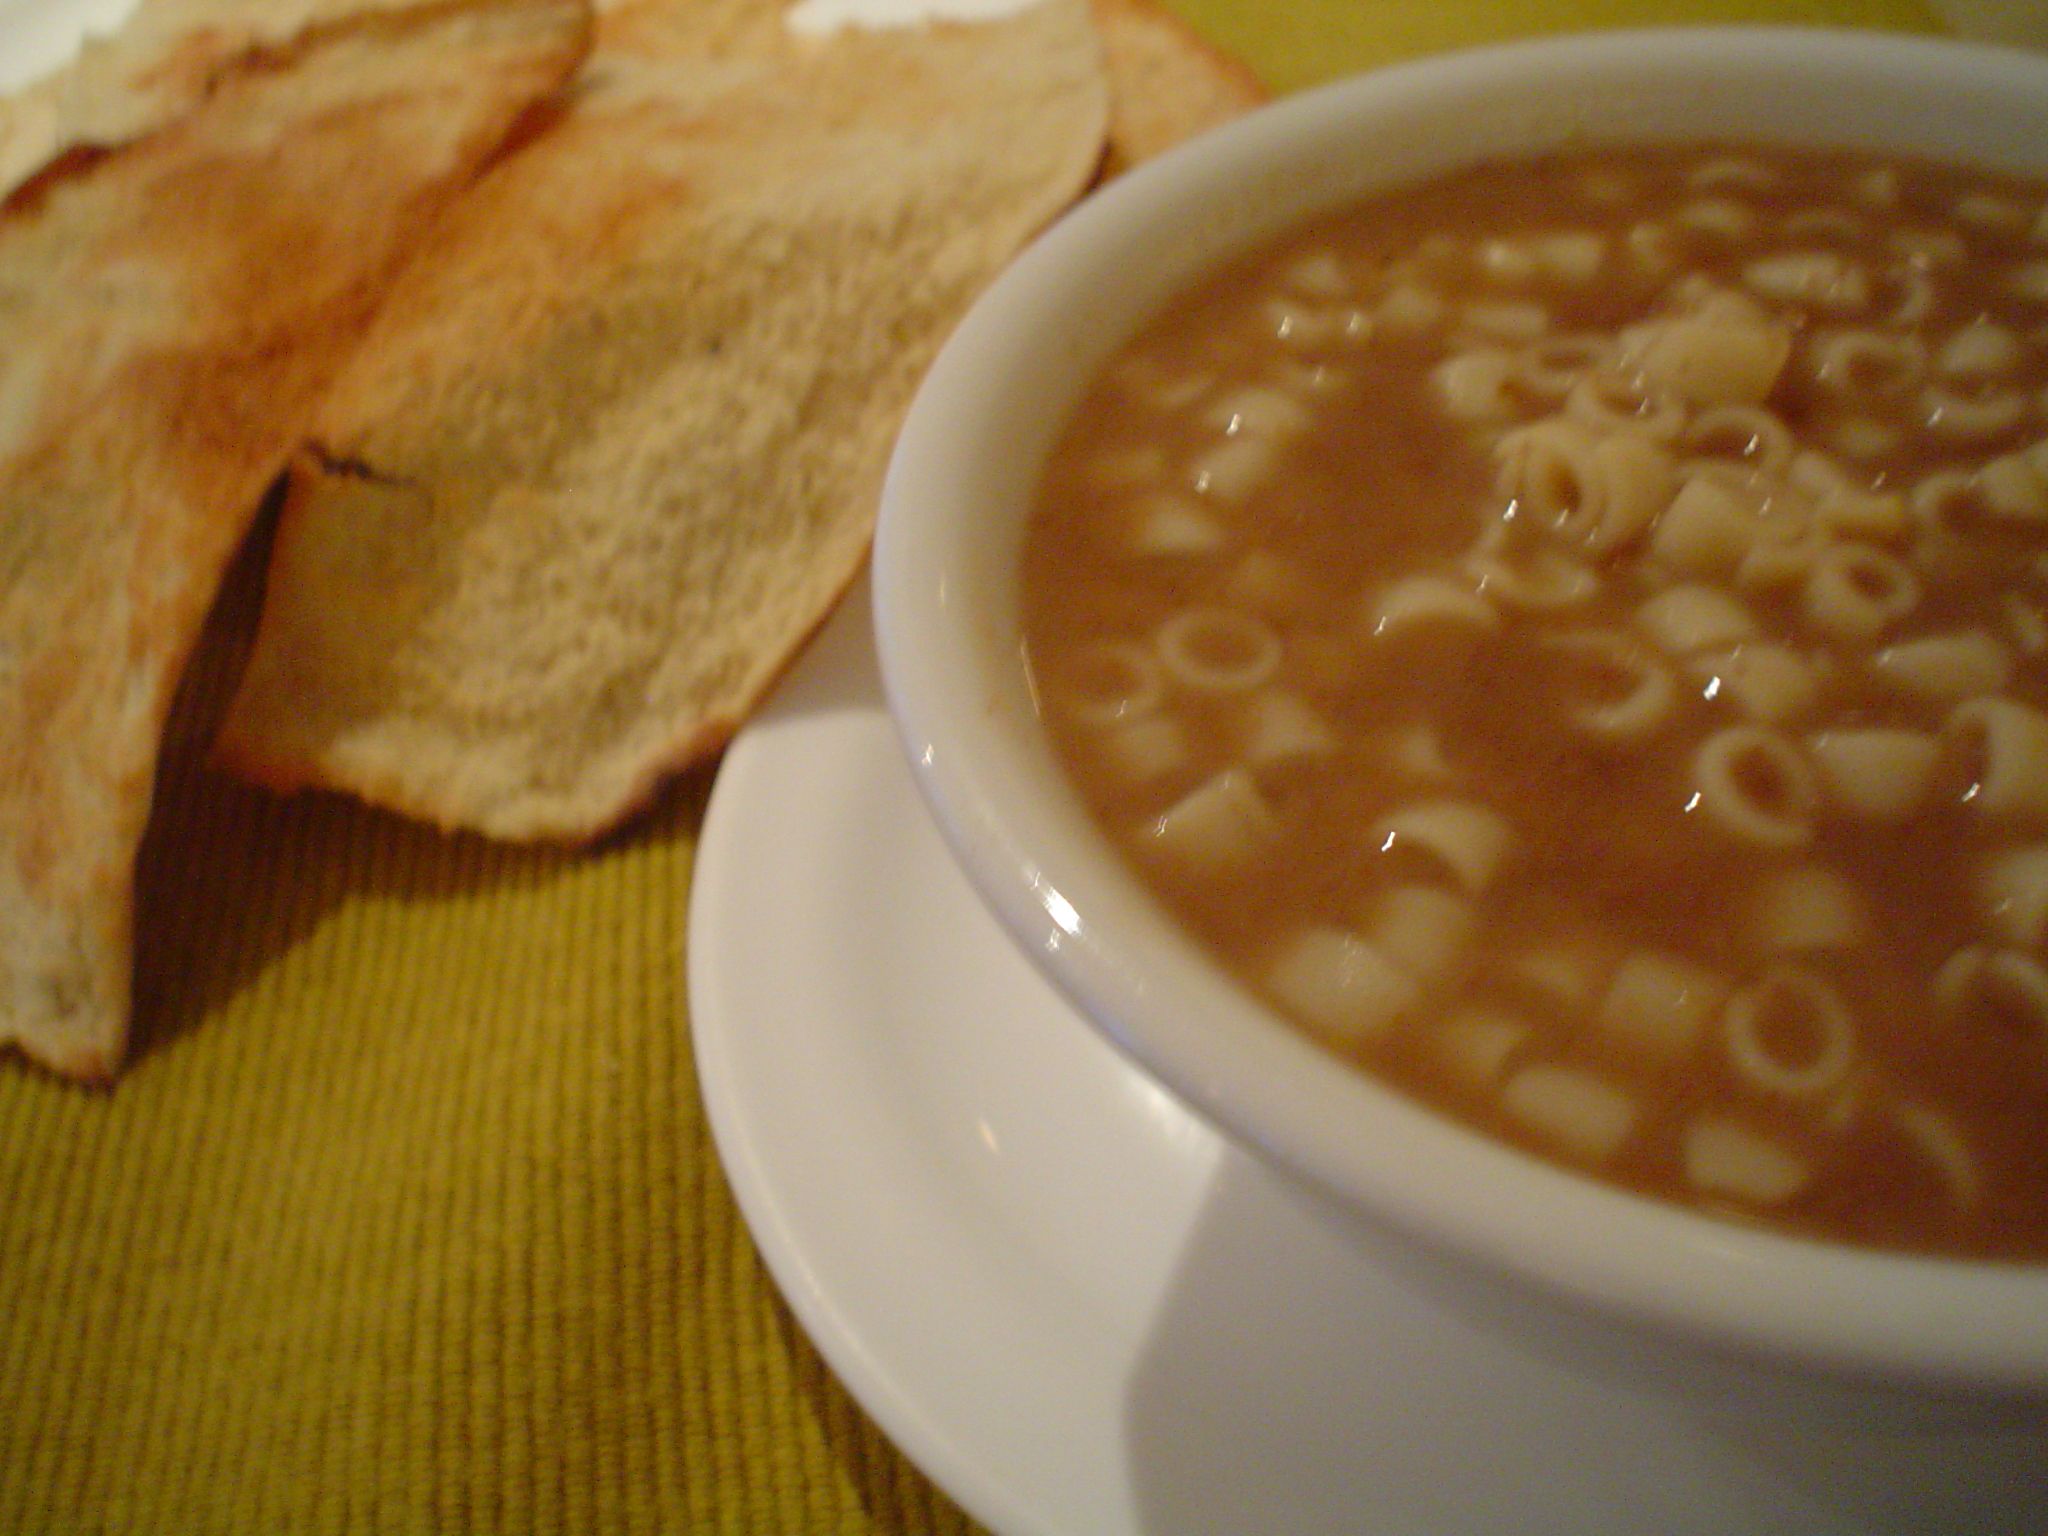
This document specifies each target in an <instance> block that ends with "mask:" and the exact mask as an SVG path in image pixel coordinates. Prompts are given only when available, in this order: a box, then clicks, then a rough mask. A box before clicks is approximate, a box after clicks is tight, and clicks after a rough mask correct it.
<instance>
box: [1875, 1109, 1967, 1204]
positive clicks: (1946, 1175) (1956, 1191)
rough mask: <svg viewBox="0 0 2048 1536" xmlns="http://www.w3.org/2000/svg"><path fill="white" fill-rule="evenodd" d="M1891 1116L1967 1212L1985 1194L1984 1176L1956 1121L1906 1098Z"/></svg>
mask: <svg viewBox="0 0 2048 1536" xmlns="http://www.w3.org/2000/svg"><path fill="white" fill-rule="evenodd" d="M1892 1117H1893V1118H1894V1119H1896V1120H1897V1121H1898V1123H1899V1129H1900V1130H1901V1131H1904V1132H1905V1134H1906V1139H1907V1140H1908V1141H1910V1142H1911V1143H1912V1144H1913V1146H1914V1148H1915V1149H1916V1150H1917V1151H1918V1152H1919V1153H1920V1155H1921V1156H1923V1157H1925V1158H1926V1159H1927V1160H1928V1161H1929V1162H1930V1163H1932V1164H1933V1165H1934V1168H1935V1171H1936V1172H1937V1173H1939V1174H1940V1175H1941V1177H1942V1182H1944V1183H1945V1184H1947V1185H1948V1190H1949V1195H1950V1197H1951V1198H1953V1199H1954V1201H1955V1203H1956V1204H1957V1205H1959V1206H1961V1207H1962V1208H1963V1209H1965V1210H1967V1209H1969V1208H1970V1207H1971V1206H1974V1205H1975V1204H1976V1203H1977V1201H1978V1199H1979V1198H1980V1197H1981V1196H1982V1195H1983V1193H1984V1176H1983V1174H1982V1173H1981V1172H1979V1171H1978V1168H1977V1159H1976V1157H1975V1156H1974V1155H1972V1153H1971V1151H1970V1144H1969V1143H1968V1142H1967V1141H1966V1140H1964V1139H1963V1133H1962V1132H1961V1131H1960V1130H1959V1129H1958V1128H1957V1126H1956V1123H1955V1121H1954V1120H1953V1119H1951V1118H1950V1117H1949V1116H1947V1115H1944V1114H1942V1113H1941V1112H1940V1111H1939V1110H1934V1109H1929V1108H1928V1107H1927V1106H1926V1105H1925V1104H1916V1103H1913V1102H1912V1101H1910V1100H1903V1099H1902V1100H1900V1101H1899V1102H1897V1103H1895V1104H1893V1105H1892Z"/></svg>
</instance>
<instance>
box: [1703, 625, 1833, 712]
mask: <svg viewBox="0 0 2048 1536" xmlns="http://www.w3.org/2000/svg"><path fill="white" fill-rule="evenodd" d="M1689 665H1690V667H1691V669H1692V671H1693V672H1694V673H1695V674H1696V675H1697V676H1699V677H1700V678H1702V679H1703V681H1704V686H1703V687H1702V688H1701V690H1700V691H1701V693H1702V694H1703V695H1704V696H1705V697H1707V698H1709V699H1727V700H1728V701H1730V702H1731V703H1733V704H1734V705H1735V707H1736V708H1737V709H1739V710H1741V711H1742V712H1743V714H1745V715H1747V716H1748V717H1749V718H1750V719H1752V720H1756V721H1759V722H1761V723H1763V724H1765V725H1782V724H1785V723H1786V722H1788V721H1791V720H1796V719H1797V718H1798V717H1799V716H1801V715H1803V714H1805V713H1806V712H1807V711H1808V710H1809V709H1811V708H1812V707H1813V704H1814V701H1815V700H1816V699H1817V698H1819V696H1820V685H1821V674H1820V670H1819V668H1818V667H1817V666H1816V665H1815V664H1814V663H1813V662H1811V661H1809V660H1807V659H1806V658H1805V657H1804V656H1801V655H1800V654H1799V653H1798V652H1797V651H1795V650H1792V649H1791V648H1790V647H1788V646H1783V645H1777V644H1774V643H1772V642H1770V641H1763V640H1759V641H1751V642H1750V643H1748V644H1745V645H1738V646H1735V647H1734V648H1733V649H1730V650H1722V651H1710V652H1706V653H1704V654H1702V655H1699V656H1695V657H1694V658H1693V659H1692V661H1691V662H1690V664H1689Z"/></svg>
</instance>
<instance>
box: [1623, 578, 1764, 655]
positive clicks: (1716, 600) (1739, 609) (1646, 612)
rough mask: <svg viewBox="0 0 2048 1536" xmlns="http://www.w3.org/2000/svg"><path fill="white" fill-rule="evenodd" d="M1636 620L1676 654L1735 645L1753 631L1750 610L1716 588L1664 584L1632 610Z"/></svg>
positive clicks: (1754, 626) (1754, 622) (1754, 620)
mask: <svg viewBox="0 0 2048 1536" xmlns="http://www.w3.org/2000/svg"><path fill="white" fill-rule="evenodd" d="M1636 623H1638V624H1639V625H1641V626H1642V627H1643V629H1644V631H1645V632H1646V633H1647V634H1648V635H1649V636H1650V638H1651V639H1652V640H1654V641H1656V642H1657V644H1658V645H1660V646H1662V647H1663V648H1664V649H1665V650H1667V651H1669V652H1671V653H1672V654H1673V655H1676V656H1683V655H1686V654H1688V653H1689V652H1693V651H1703V650H1707V649H1709V648H1710V647H1714V646H1725V645H1733V644H1737V643H1739V642H1741V641H1744V640H1748V639H1750V638H1752V637H1753V636H1754V635H1755V634H1756V633H1757V622H1756V619H1755V618H1754V617H1753V616H1752V615H1751V613H1750V611H1749V610H1748V609H1747V608H1745V607H1744V606H1743V605H1742V603H1741V601H1740V600H1739V599H1737V598H1735V597H1733V596H1731V595H1730V594H1728V593H1726V592H1723V591H1721V590H1720V589H1719V588H1717V587H1701V586H1678V587H1666V588H1665V589H1664V590H1663V591H1662V592H1659V593H1658V594H1657V595H1656V596H1655V597H1652V598H1650V599H1649V600H1647V601H1646V602H1644V603H1643V605H1642V606H1641V607H1639V608H1637V609H1636Z"/></svg>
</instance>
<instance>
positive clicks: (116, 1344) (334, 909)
mask: <svg viewBox="0 0 2048 1536" xmlns="http://www.w3.org/2000/svg"><path fill="white" fill-rule="evenodd" d="M1173 3H1174V6H1175V8H1176V9H1177V10H1179V11H1181V12H1182V14H1184V15H1185V16H1186V17H1187V18H1188V19H1189V20H1190V21H1191V22H1192V23H1194V24H1195V25H1196V26H1197V27H1198V28H1199V29H1200V30H1202V31H1203V32H1204V33H1206V34H1207V35H1208V36H1210V37H1211V38H1212V39H1214V40H1215V41H1217V42H1218V43H1220V44H1222V45H1223V46H1225V47H1227V48H1230V49H1232V50H1234V51H1236V52H1238V53H1239V54H1241V55H1242V56H1243V57H1244V58H1245V59H1246V60H1247V61H1248V62H1249V63H1251V64H1252V65H1253V67H1254V68H1256V69H1257V70H1258V71H1259V73H1260V74H1261V76H1262V77H1263V78H1264V79H1265V80H1266V81H1267V82H1268V83H1269V84H1270V85H1271V86H1272V87H1273V89H1274V90H1276V91H1285V90H1290V89H1295V88H1299V87H1302V86H1305V85H1309V84H1312V83H1314V82H1316V81H1318V80H1322V79H1326V78H1329V77H1331V76H1334V75H1337V74H1341V73H1345V72H1348V71H1351V70H1354V69H1359V68H1365V67H1370V66H1372V65H1376V64H1380V63H1386V62H1390V61H1392V60H1395V59H1398V58H1403V57H1410V56H1414V55H1417V54H1421V53H1426V52H1430V51H1433V50H1438V49H1442V48H1448V47H1456V46H1461V45H1465V44H1469V43H1475V42H1483V41H1490V40H1496V39H1501V38H1507V37H1515V36H1525V35H1531V34H1534V33H1538V32H1547V31H1558V30H1563V29H1566V28H1568V27H1577V26H1606V25H1623V24H1640V23H1646V22H1675V21H1804V22H1822V23H1847V24H1856V25H1869V26H1883V27H1891V28H1904V29H1909V30H1943V29H1945V28H1962V29H1966V30H1972V31H1982V30H1984V29H1987V28H1989V29H1994V30H1998V31H2002V32H2004V33H2005V34H2007V35H2009V36H2010V35H2012V34H2013V33H2014V31H2015V29H2017V30H2018V32H2019V33H2020V34H2021V36H2022V37H2024V36H2026V35H2028V34H2031V35H2032V37H2033V38H2035V39H2039V38H2040V37H2041V36H2043V35H2048V16H2044V14H2043V11H2044V8H2043V7H2041V6H2038V5H2026V4H2014V5H2005V4H1998V3H1989V0H1952V3H1949V4H1946V5H1940V6H1933V7H1929V6H1923V5H1921V4H1919V3H1918V0H1665V3H1658V0H1569V3H1566V0H1559V3H1546V0H1471V3H1466V4H1459V5H1446V4H1443V3H1442V0H1173ZM255 574H256V573H255V571H254V570H253V569H243V570H239V571H238V572H237V573H236V574H235V576H234V577H233V578H232V579H231V583H230V589H229V592H228V595H227V598H226V599H225V601H224V604H223V609H222V612H221V615H220V616H219V620H218V621H217V623H216V626H215V630H214V632H213V633H212V634H211V635H210V638H209V643H208V644H207V646H206V647H204V648H203V649H202V653H201V656H200V658H199V660H198V662H197V663H196V664H195V668H194V671H193V674H192V676H191V677H190V678H189V679H188V685H187V689H186V695H185V698H184V699H183V701H182V703H181V706H180V708H179V711H178V713H177V716H176V718H175V720H174V725H173V732H172V739H171V741H170V743H169V751H168V756H167V767H166V773H165V776H164V780H163V785H162V791H161V794H160V798H159V802H158V807H157V815H156V817H155V820H154V822H153V824H152V829H151V832H150V836H149V839H148V842H147V844H146V846H145V848H144V852H143V857H142V862H141V878H140V913H141V916H140V929H141V933H140V942H139V945H138V964H137V977H136V982H137V1016H138V1028H139V1031H140V1034H141V1048H140V1051H139V1053H138V1056H137V1059H136V1060H135V1062H134V1064H133V1066H132V1067H131V1069H130V1071H129V1072H128V1074H127V1075H126V1076H125V1077H124V1078H123V1080H122V1081H121V1083H120V1084H119V1085H118V1087H116V1088H115V1089H114V1090H112V1091H110V1092H104V1093H87V1092H81V1091H78V1090H76V1089H72V1088H68V1087H65V1086H63V1085H60V1084H57V1083H54V1082H51V1081H49V1080H48V1079H46V1078H44V1077H43V1076H41V1075H39V1074H37V1073H35V1072H33V1071H31V1070H29V1069H27V1068H25V1067H23V1066H22V1065H21V1064H20V1063H19V1062H17V1061H13V1060H8V1061H5V1062H0V1531H9V1532H15V1531H20V1532H28V1531H45V1530H47V1531H70V1530H87V1529H90V1530H104V1531H130V1530H133V1531H172V1530H176V1531H187V1532H200V1531H220V1532H230V1531H234V1532H239V1531H249V1532H256V1531H284V1530H290V1531H296V1532H317V1531H330V1530H331V1531H348V1530H560V1529H570V1530H601V1531H633V1530H674V1529H691V1530H725V1531H735V1532H783V1531H792V1532H793V1531H803V1532H825V1531H843V1532H952V1531H962V1530H967V1529H971V1524H970V1522H969V1521H968V1520H967V1519H966V1517H965V1516H964V1515H962V1514H961V1513H960V1512H959V1511H958V1510H957V1509H956V1508H955V1507H954V1506H953V1505H952V1504H951V1503H950V1502H949V1501H948V1500H947V1499H946V1498H945V1497H944V1495H942V1494H941V1493H939V1492H938V1491H937V1490H936V1489H935V1488H934V1487H932V1485H931V1484H930V1483H929V1482H927V1481H926V1480H925V1478H924V1477H923V1476H922V1475H921V1474H920V1473H918V1471H917V1470H916V1469H915V1468H913V1467H912V1466H911V1465H910V1464H909V1463H908V1462H906V1461H905V1460H904V1459H903V1458H902V1457H901V1456H900V1455H899V1454H898V1453H897V1452H896V1450H895V1449H894V1448H893V1447H892V1446H891V1445H890V1444H889V1442H888V1441H887V1440H886V1439H885V1438H884V1437H883V1436H882V1435H881V1434H880V1432H879V1431H878V1430H876V1428H875V1427H874V1426H873V1425H872V1424H871V1423H870V1422H869V1421H868V1420H867V1418H866V1417H865V1416H864V1415H863V1413H862V1412H861V1410H860V1408H859V1407H858V1405H856V1404H855V1403H854V1402H853V1401H852V1399H851V1398H850V1397H849V1396H848V1395H847V1394H846V1392H845V1391H844V1390H843V1388H841V1387H840V1386H839V1385H838V1384H837V1382H835V1380H834V1379H833V1378H832V1376H831V1374H830V1373H829V1372H828V1371H827V1370H826V1368H825V1367H824V1365H823V1364H822V1362H821V1361H820V1359H819V1357H818V1355H817V1354H816V1352H815V1351H814V1350H813V1348H812V1347H811V1345H810V1343H809V1342H808V1340H806V1339H805V1337H804V1336H803V1334H802V1332H801V1331H800V1330H799V1329H798V1327H797V1326H796V1325H795V1323H794V1322H793V1321H792V1319H791V1316H790V1314H789V1312H788V1310H787V1309H786V1308H785V1307H784V1305H783V1304H782V1302H781V1300H780V1298H779V1297H778V1296H777V1295H776V1293H775V1291H774V1288H773V1285H772V1284H771V1282H770V1281H769V1279H768V1277H767V1275H766V1273H765V1271H764V1270H763V1268H762V1265H761V1263H760V1261H759V1259H758V1257H757V1255H756V1253H755V1251H754V1249H753V1247H752V1245H751V1243H750V1240H749V1238H748V1235H747V1232H746V1229H745V1226H744V1224H743V1222H742V1221H741V1219H740V1217H739V1214H738V1212H737V1210H736V1208H735V1206H734V1204H733V1202H732V1198H731V1195H730V1193H729V1191H728V1189H727V1187H726V1185H725V1183H724V1180H723V1177H722V1175H721V1172H720V1169H719V1166H718V1161H717V1157H716V1154H715V1152H714V1150H713V1147H712V1145H711V1141H710V1139H709V1135H708V1133H707V1130H706V1125H705V1117H704V1112H703V1108H702V1105H701V1103H700V1100H699V1097H698V1091H697V1082H696V1078H695V1074H694V1070H693V1067H692V1063H691V1054H690V1035H689V1022H688V1017H687V1008H686V1001H685V999H686V981H685V976H684V971H683V958H682V956H683V938H684V931H685V920H686V911H687V905H688V898H689V890H690V878H691V866H692V859H693V855H694V851H695V847H696V841H697V834H698V830H699V828H700V826H701V823H702V819H703V815H704V810H705V805H706V802H707V798H708V795H709V791H710V786H711V784H712V781H713V777H714V775H715V772H716V765H715V764H714V765H711V766H709V767H707V768H704V769H702V770H699V771H697V772H694V773H691V774H689V775H687V776H685V777H683V778H682V779H680V780H678V781H677V782H675V783H674V784H672V785H671V786H670V787H669V788H668V790H667V792H666V793H665V794H664V795H663V796H662V797H661V799H660V801H659V802H658V804H657V805H656V806H655V808H654V809H653V811H652V813H651V814H650V815H649V816H647V817H646V818H645V819H644V820H642V821H641V822H640V823H638V824H637V825H636V826H634V827H633V828H631V829H630V830H629V831H628V832H626V833H624V834H622V835H620V836H619V837H617V838H615V839H612V840H610V841H608V842H607V843H605V844H604V845H602V846H600V847H599V848H596V849H594V850H589V851H585V852H582V853H576V854H570V853H563V852H557V851H548V850H533V849H514V848H505V847H498V846H494V845H491V844H487V843H484V842H482V841H479V840H474V839H468V838H444V837H440V836H437V835H435V834H433V833H430V832H428V831H426V830H423V829H421V828H418V827H415V826H412V825H409V824H407V823H404V822H401V821H399V820H396V819H394V818H391V817H387V816H383V815H380V814H377V813H374V812H370V811H367V810H364V809H361V808H359V807H357V806H354V805H352V804H349V803H345V802H342V801H338V800H332V799H326V798H319V797H306V798H301V799H297V800H292V801H280V800H275V799H271V798H269V797H267V796H265V795H263V794H261V793H259V792H257V791H255V790H252V789H249V788H246V787H244V786H241V785H238V784H236V783H233V782H231V781H228V780H225V779H222V778H220V777H218V776H216V775H213V774H212V773H210V772H208V771H207V769H206V768H205V766H204V762H203V758H202V754H201V751H200V744H201V743H202V742H203V740H204V737H205V730H206V725H207V722H208V719H209V717H210V716H211V714H212V713H213V711H214V710H215V709H216V708H217V705H218V699H219V695H220V692H221V687H222V682H223V679H224V678H225V677H226V676H227V675H228V671H227V669H228V668H229V666H230V665H231V661H232V654H233V649H234V636H235V633H236V630H237V627H238V626H240V625H245V624H246V621H247V617H248V614H249V613H250V612H251V611H252V610H253V605H254V602H255V588H254V583H253V577H254V575H255Z"/></svg>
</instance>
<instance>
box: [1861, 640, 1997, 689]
mask: <svg viewBox="0 0 2048 1536" xmlns="http://www.w3.org/2000/svg"><path fill="white" fill-rule="evenodd" d="M1870 664H1871V666H1872V667H1873V668H1874V669H1875V670H1876V672H1877V675H1878V676H1879V677H1881V678H1883V679H1884V680H1885V681H1886V682H1887V683H1890V684H1891V685H1892V686H1893V687H1895V688H1897V689H1899V690H1901V691H1902V692H1904V693H1908V694H1911V695H1912V696H1913V697H1914V698H1918V699H1926V700H1928V701H1930V702H1932V703H1938V704H1953V703H1955V702H1957V701H1958V700H1961V699H1968V698H1974V697H1976V696H1977V695H1979V694H1990V693H1996V692H1998V690H1999V689H2001V688H2003V687H2004V686H2005V685H2006V684H2007V683H2008V682H2010V681H2011V680H2012V672H2013V659H2012V652H2011V650H2009V649H2008V648H2007V647H2006V645H2005V644H2004V643H2003V642H2002V641H2000V640H1999V639H1998V638H1997V637H1996V636H1995V635H1988V634H1986V633H1984V631H1982V630H1965V631H1964V632H1962V633H1961V634H1953V635H1923V636H1921V637H1920V638H1919V639H1916V640H1902V641H1900V642H1899V643H1898V644H1897V645H1888V646H1886V647H1885V648H1884V649H1883V650H1881V651H1879V652H1878V653H1877V654H1876V655H1875V656H1873V657H1872V658H1871V659H1870Z"/></svg>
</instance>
